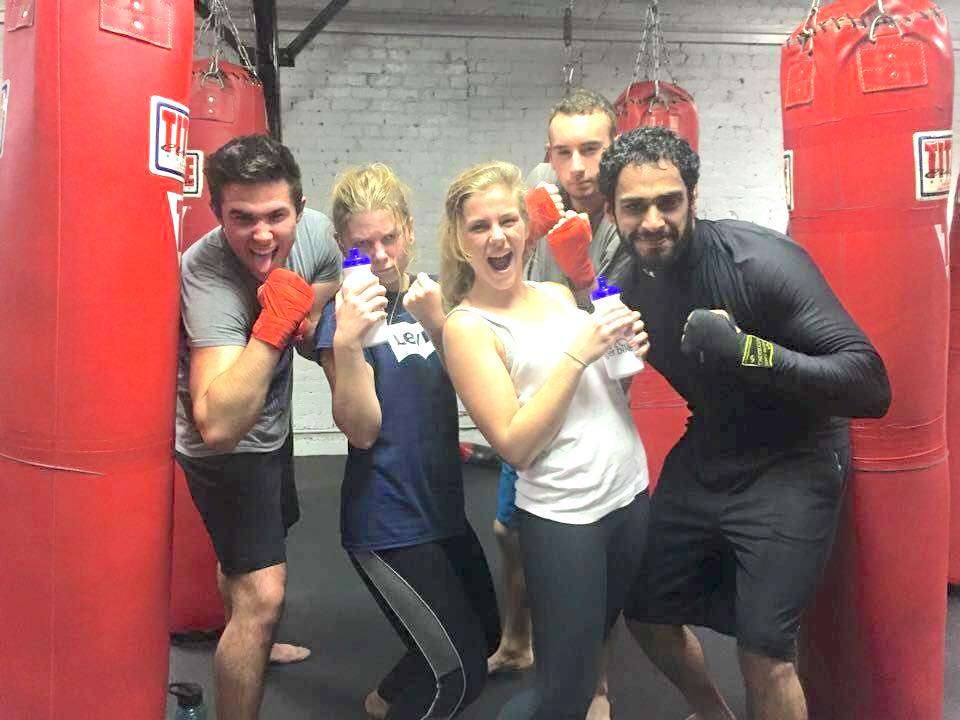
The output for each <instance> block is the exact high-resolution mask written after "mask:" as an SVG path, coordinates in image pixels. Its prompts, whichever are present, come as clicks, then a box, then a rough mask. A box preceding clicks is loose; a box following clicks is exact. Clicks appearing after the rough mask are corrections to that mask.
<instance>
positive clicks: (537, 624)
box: [500, 492, 649, 720]
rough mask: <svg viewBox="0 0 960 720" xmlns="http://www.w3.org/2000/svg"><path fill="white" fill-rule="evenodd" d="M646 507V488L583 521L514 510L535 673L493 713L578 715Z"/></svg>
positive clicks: (629, 577)
mask: <svg viewBox="0 0 960 720" xmlns="http://www.w3.org/2000/svg"><path fill="white" fill-rule="evenodd" d="M648 513H649V498H648V496H647V493H646V492H644V493H641V494H640V495H638V496H637V497H636V499H634V501H633V502H632V503H630V505H628V506H627V507H624V508H621V509H620V510H615V511H614V512H612V513H610V514H609V515H606V516H604V517H603V518H601V519H600V520H597V521H596V522H594V523H590V524H589V525H570V524H566V523H559V522H555V521H552V520H545V519H543V518H540V517H537V516H535V515H531V514H530V513H527V512H524V511H522V510H521V511H520V512H519V518H520V549H521V552H522V554H523V567H524V572H525V573H526V578H527V597H528V598H529V601H530V615H531V619H532V621H533V646H534V655H535V657H536V674H537V677H536V685H535V688H534V690H532V691H528V692H526V693H522V694H521V695H518V696H517V697H515V698H513V699H512V700H511V701H510V702H509V703H507V705H506V706H504V708H503V710H502V711H501V712H500V720H583V718H584V716H585V715H586V714H587V709H588V708H589V706H590V701H591V699H592V698H593V694H594V690H595V689H596V684H597V667H598V663H599V660H600V654H601V652H602V651H603V642H604V639H605V637H606V635H607V633H608V632H609V631H610V628H611V627H612V626H613V623H614V622H616V619H617V616H618V615H619V614H620V610H621V608H622V607H623V603H624V600H625V598H626V595H627V590H628V589H629V588H630V585H631V583H632V582H633V579H634V575H635V574H636V572H637V570H638V568H639V567H640V561H641V558H642V555H643V549H644V546H645V545H646V540H647V517H648Z"/></svg>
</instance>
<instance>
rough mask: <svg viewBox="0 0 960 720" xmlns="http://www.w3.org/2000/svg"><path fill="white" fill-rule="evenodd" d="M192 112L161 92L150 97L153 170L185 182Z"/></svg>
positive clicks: (151, 160)
mask: <svg viewBox="0 0 960 720" xmlns="http://www.w3.org/2000/svg"><path fill="white" fill-rule="evenodd" d="M189 125H190V111H189V110H188V109H187V107H186V106H185V105H181V104H180V103H178V102H174V101H173V100H169V99H167V98H165V97H160V96H159V95H154V96H153V97H151V98H150V172H151V173H152V174H154V175H162V176H163V177H169V178H174V179H175V180H180V181H181V182H183V177H184V170H185V164H186V153H187V128H188V126H189Z"/></svg>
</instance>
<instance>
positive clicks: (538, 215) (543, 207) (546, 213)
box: [523, 187, 561, 244]
mask: <svg viewBox="0 0 960 720" xmlns="http://www.w3.org/2000/svg"><path fill="white" fill-rule="evenodd" d="M523 202H524V204H525V205H526V206H527V215H528V216H529V218H530V232H529V234H528V235H527V243H528V244H529V243H533V242H534V241H536V240H539V239H540V238H542V237H543V236H544V235H546V234H547V233H548V232H550V228H552V227H553V226H554V225H556V224H557V221H559V220H560V217H561V216H560V211H559V210H557V204H556V203H555V202H554V201H553V198H551V197H550V193H548V192H547V189H546V188H544V187H538V188H534V189H533V190H531V191H530V192H528V193H527V195H526V197H525V198H524V199H523Z"/></svg>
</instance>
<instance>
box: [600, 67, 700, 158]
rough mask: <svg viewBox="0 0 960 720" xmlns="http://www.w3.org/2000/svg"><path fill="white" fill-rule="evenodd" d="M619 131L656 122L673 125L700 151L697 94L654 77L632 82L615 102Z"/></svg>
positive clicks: (666, 126) (676, 131)
mask: <svg viewBox="0 0 960 720" xmlns="http://www.w3.org/2000/svg"><path fill="white" fill-rule="evenodd" d="M613 109H614V112H616V114H617V132H618V133H625V132H627V131H628V130H633V129H635V128H638V127H645V126H648V125H656V126H660V127H665V128H669V129H670V130H673V131H674V132H675V133H677V135H679V136H680V137H682V138H683V139H684V140H686V141H687V142H688V143H690V147H692V148H693V149H694V151H695V152H696V151H697V148H698V147H699V143H700V124H699V121H698V119H697V105H696V103H694V102H693V96H692V95H691V94H690V93H688V92H687V91H686V90H684V89H683V88H682V87H679V86H678V85H673V84H671V83H668V82H662V81H661V82H660V83H656V82H654V81H651V80H642V81H639V82H632V83H630V86H629V87H628V88H627V89H626V90H624V91H623V92H622V93H620V97H618V98H617V100H616V102H615V103H614V104H613Z"/></svg>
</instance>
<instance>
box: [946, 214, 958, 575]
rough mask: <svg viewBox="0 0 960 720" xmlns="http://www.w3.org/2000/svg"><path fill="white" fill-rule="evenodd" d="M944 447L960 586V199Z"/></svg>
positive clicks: (953, 246)
mask: <svg viewBox="0 0 960 720" xmlns="http://www.w3.org/2000/svg"><path fill="white" fill-rule="evenodd" d="M947 447H948V448H949V450H950V457H952V458H954V460H953V462H951V463H950V555H949V564H948V569H947V580H948V582H950V583H951V584H952V585H960V460H958V459H957V458H960V202H957V198H956V197H954V199H953V222H952V223H951V224H950V353H949V359H948V361H947Z"/></svg>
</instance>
